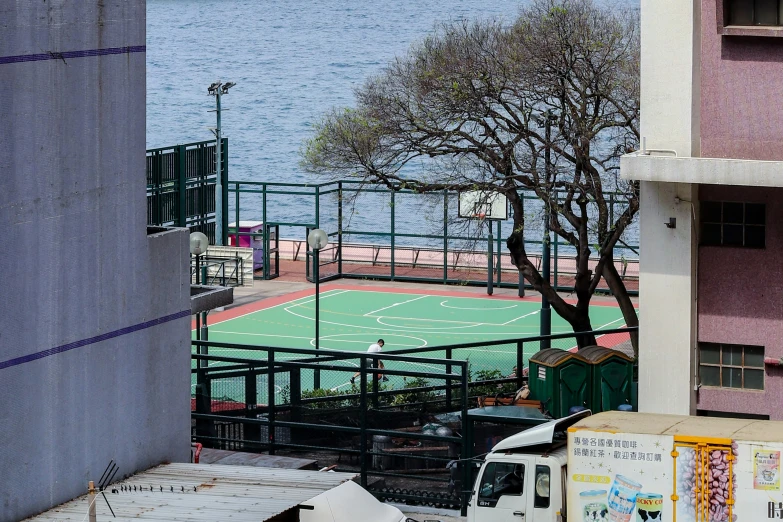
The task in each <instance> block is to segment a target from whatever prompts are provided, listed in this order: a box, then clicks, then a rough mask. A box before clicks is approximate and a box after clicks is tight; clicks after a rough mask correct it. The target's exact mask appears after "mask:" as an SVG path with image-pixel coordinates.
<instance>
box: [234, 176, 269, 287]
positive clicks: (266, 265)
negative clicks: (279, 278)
mask: <svg viewBox="0 0 783 522" xmlns="http://www.w3.org/2000/svg"><path fill="white" fill-rule="evenodd" d="M262 187H263V188H262V189H261V220H262V221H263V223H264V229H265V230H266V225H267V219H266V183H264V184H263V185H262ZM238 226H239V223H238V222H237V227H238ZM250 244H251V245H252V242H251V243H250ZM237 246H238V245H237ZM268 253H269V234H264V279H265V280H269V278H270V276H271V275H272V271H271V269H270V267H269V263H267V262H266V256H267V254H268Z"/></svg>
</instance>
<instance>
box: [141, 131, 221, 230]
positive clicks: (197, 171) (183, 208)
mask: <svg viewBox="0 0 783 522" xmlns="http://www.w3.org/2000/svg"><path fill="white" fill-rule="evenodd" d="M222 147H223V151H222V153H223V155H222V157H221V163H222V164H223V171H222V172H223V183H224V184H225V183H226V181H227V180H228V140H227V139H226V138H224V139H223V141H222ZM215 156H216V155H215V142H214V141H202V142H198V143H189V144H186V145H176V146H173V147H164V148H160V149H149V150H147V224H148V225H155V226H176V227H189V228H190V229H191V230H192V231H194V232H196V231H199V232H204V233H205V234H206V235H207V237H208V238H209V239H210V242H211V243H214V239H215V203H216V201H215V184H216V169H215ZM224 186H225V185H224ZM223 208H225V209H227V208H228V192H227V191H225V190H224V195H223ZM223 221H224V230H225V228H226V227H227V226H228V213H227V212H226V213H225V214H224V219H223Z"/></svg>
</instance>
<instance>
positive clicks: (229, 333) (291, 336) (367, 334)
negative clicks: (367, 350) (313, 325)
mask: <svg viewBox="0 0 783 522" xmlns="http://www.w3.org/2000/svg"><path fill="white" fill-rule="evenodd" d="M209 333H219V334H227V335H254V336H258V337H280V338H283V339H302V340H304V341H310V344H314V343H315V338H313V337H301V336H297V335H279V334H263V333H252V332H229V331H226V330H210V331H209ZM344 335H346V336H347V335H366V336H368V337H369V336H370V333H369V332H367V333H355V334H351V333H345V334H332V335H322V336H320V339H321V340H323V339H330V338H332V337H338V336H344ZM389 335H395V334H389ZM396 336H397V337H411V338H414V339H418V338H417V337H413V336H412V335H400V334H396ZM212 340H213V341H215V342H220V341H218V340H217V339H212ZM419 340H420V341H421V340H423V339H419ZM333 341H336V342H341V343H356V344H372V342H370V343H368V342H367V341H349V340H347V339H333ZM394 346H402V347H404V348H424V347H425V346H427V345H426V344H423V345H421V344H400V343H395V344H394ZM236 349H237V350H239V349H241V348H236ZM357 353H359V352H357Z"/></svg>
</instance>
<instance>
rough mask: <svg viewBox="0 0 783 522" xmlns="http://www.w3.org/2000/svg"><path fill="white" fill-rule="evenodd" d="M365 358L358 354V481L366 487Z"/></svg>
mask: <svg viewBox="0 0 783 522" xmlns="http://www.w3.org/2000/svg"><path fill="white" fill-rule="evenodd" d="M367 360H368V359H367V356H366V355H360V356H359V378H360V379H361V380H360V381H359V427H360V431H359V466H360V473H361V476H360V479H359V482H360V485H361V486H362V487H363V488H366V487H367ZM373 373H374V372H373Z"/></svg>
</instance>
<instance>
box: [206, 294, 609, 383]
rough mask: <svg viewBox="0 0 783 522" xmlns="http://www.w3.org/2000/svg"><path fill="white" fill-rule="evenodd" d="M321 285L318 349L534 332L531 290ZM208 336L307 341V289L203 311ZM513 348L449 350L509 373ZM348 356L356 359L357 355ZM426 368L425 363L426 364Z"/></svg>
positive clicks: (560, 326) (230, 353)
mask: <svg viewBox="0 0 783 522" xmlns="http://www.w3.org/2000/svg"><path fill="white" fill-rule="evenodd" d="M321 288H322V290H321V293H320V297H319V316H320V320H319V329H320V334H319V350H324V351H329V350H340V351H351V352H366V351H367V348H368V347H369V345H370V344H372V343H374V342H376V341H377V340H378V339H380V338H382V339H384V341H385V346H384V347H383V353H390V354H392V353H394V351H395V350H402V349H409V348H424V347H427V348H437V347H439V346H445V345H454V344H463V343H471V342H481V341H493V340H498V341H502V340H505V339H516V338H520V337H535V336H537V335H538V333H539V321H540V318H539V313H540V309H541V302H540V300H539V299H538V298H537V297H535V298H534V297H529V298H519V297H511V296H492V297H490V296H482V295H480V294H469V293H467V292H458V291H446V290H439V289H431V288H427V289H426V290H423V289H421V290H420V289H406V288H386V287H377V286H372V287H368V286H358V285H356V286H351V285H342V284H325V285H322V287H321ZM607 304H609V303H607ZM590 317H591V320H592V324H593V327H594V329H596V330H599V329H605V330H611V329H615V328H620V327H622V326H624V320H623V318H622V314H621V313H620V310H619V309H618V308H617V307H616V306H607V305H601V304H597V305H594V306H593V307H592V308H591V310H590ZM570 332H572V329H571V326H570V325H569V324H568V323H566V322H565V321H564V320H563V319H561V318H560V317H559V316H558V315H557V314H556V313H553V314H552V333H553V334H557V333H570ZM194 336H195V332H194ZM607 337H609V336H607ZM209 340H210V341H213V342H223V343H237V344H250V345H260V346H273V347H285V348H314V347H315V344H316V343H315V296H314V292H313V290H310V289H307V290H303V291H300V292H295V293H292V294H288V295H284V296H281V297H278V298H272V299H266V300H263V301H260V302H257V303H252V304H248V305H245V306H242V307H238V308H236V309H233V310H229V311H226V312H222V313H217V314H215V313H213V314H210V318H209ZM607 340H609V339H605V340H604V341H607ZM609 341H610V342H609V343H608V344H607V343H606V342H602V341H601V339H600V338H599V343H601V344H603V345H606V346H611V340H609ZM552 347H553V348H554V347H556V348H563V349H570V348H573V347H574V340H573V339H572V338H569V339H562V340H558V339H555V340H553V341H552ZM516 349H517V345H516V343H515V342H512V343H498V344H496V345H493V346H491V347H480V348H466V349H460V350H457V351H455V353H454V354H453V357H454V358H455V359H457V358H458V359H461V360H465V359H467V360H469V361H470V363H471V369H472V371H474V372H476V371H479V370H494V369H497V370H500V371H501V372H502V374H503V375H508V374H510V373H511V372H512V369H513V367H514V365H515V364H516ZM538 350H539V345H538V342H529V343H526V344H525V346H524V359H525V361H527V359H528V358H529V357H530V356H531V355H533V354H535V353H536V352H537V351H538ZM209 353H210V355H220V356H227V357H242V358H247V357H253V356H255V357H263V355H262V353H256V354H254V353H253V352H249V351H246V350H233V349H230V348H210V350H209ZM445 355H446V354H445V351H444V350H437V349H435V350H433V351H431V352H428V353H426V354H423V355H422V356H423V357H433V358H442V357H445ZM291 357H293V356H292V355H288V354H282V353H281V354H278V355H276V359H277V360H284V359H287V358H291ZM347 364H351V365H355V366H357V367H358V359H357V360H355V361H354V362H347ZM400 364H406V369H414V368H411V366H410V365H415V364H416V363H410V362H408V363H400ZM526 364H527V363H526ZM419 366H421V367H422V368H420V369H422V370H424V369H425V368H427V365H426V364H421V365H419ZM386 367H387V368H389V369H393V368H395V361H388V360H387V362H386ZM427 371H431V369H430V368H427ZM335 378H336V379H337V380H336V381H335V382H331V381H332V380H333V379H329V381H330V382H323V383H322V386H323V387H327V386H328V387H330V388H334V389H339V388H341V387H345V386H349V384H350V383H349V382H348V377H347V376H346V375H345V374H343V375H341V376H340V377H339V378H338V377H335ZM396 380H399V381H400V382H399V383H397V382H396ZM337 381H339V382H337ZM389 385H390V386H398V385H399V386H402V385H403V382H402V378H398V377H395V376H392V377H391V382H390V383H389Z"/></svg>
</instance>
